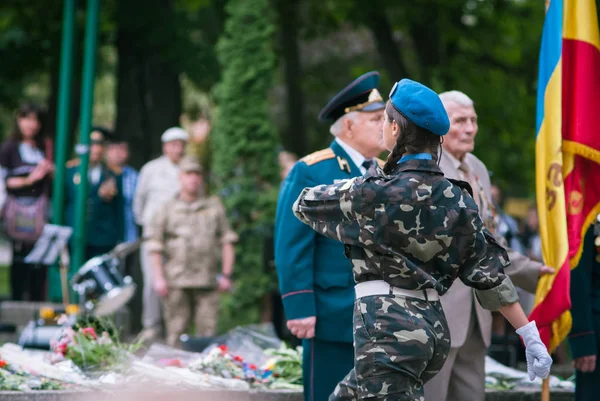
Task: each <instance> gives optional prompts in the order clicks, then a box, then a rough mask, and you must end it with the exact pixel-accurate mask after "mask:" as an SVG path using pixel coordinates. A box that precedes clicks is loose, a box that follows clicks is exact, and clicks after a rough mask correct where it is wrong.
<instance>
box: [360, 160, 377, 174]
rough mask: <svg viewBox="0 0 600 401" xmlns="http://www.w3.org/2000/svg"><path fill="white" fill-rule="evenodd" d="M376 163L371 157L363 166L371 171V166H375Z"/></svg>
mask: <svg viewBox="0 0 600 401" xmlns="http://www.w3.org/2000/svg"><path fill="white" fill-rule="evenodd" d="M374 164H375V162H374V161H373V160H371V159H366V160H365V161H364V162H363V164H362V166H363V167H364V168H365V170H367V171H369V169H370V168H371V166H373V165H374Z"/></svg>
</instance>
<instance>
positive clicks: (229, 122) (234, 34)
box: [211, 0, 278, 329]
mask: <svg viewBox="0 0 600 401" xmlns="http://www.w3.org/2000/svg"><path fill="white" fill-rule="evenodd" d="M226 12H227V14H228V18H227V21H226V24H225V33H224V35H223V37H222V38H221V39H220V40H219V43H218V45H217V56H218V59H219V62H220V64H221V66H222V72H221V77H222V80H221V82H220V84H219V85H218V86H217V88H216V91H215V97H216V100H217V103H218V108H217V111H216V118H215V126H214V129H213V131H212V133H211V137H212V138H211V139H212V146H213V155H214V156H213V157H214V159H213V163H214V164H213V172H214V177H215V184H216V186H217V188H218V189H219V194H220V195H221V197H222V198H223V202H224V203H225V205H226V208H227V210H228V215H229V218H230V220H231V223H232V226H233V228H234V229H235V230H236V232H237V233H238V234H239V236H240V241H239V243H238V244H237V245H236V264H235V265H236V268H235V275H236V278H237V280H236V286H237V288H236V291H235V292H234V293H233V295H231V297H227V298H226V299H224V302H223V305H222V306H223V308H222V309H223V311H222V314H221V326H222V327H221V329H228V328H230V327H231V326H235V325H238V324H246V323H250V322H256V321H257V320H258V316H259V309H258V307H259V304H260V302H259V299H260V298H261V297H262V296H263V295H264V294H265V293H267V292H268V291H269V290H271V289H272V286H273V285H274V282H273V278H272V276H269V275H268V274H267V273H266V271H265V267H264V263H263V254H262V252H263V246H264V241H265V237H267V236H268V235H269V234H270V231H271V227H272V225H273V222H274V214H275V205H276V197H277V186H276V184H277V182H278V164H277V154H276V149H277V145H278V139H277V135H276V132H275V129H274V127H273V125H272V123H271V118H270V115H269V113H270V109H269V102H268V92H269V89H270V88H271V87H272V85H273V81H274V75H275V65H276V59H275V54H274V52H273V50H272V40H273V34H274V32H275V26H274V23H273V17H272V15H271V9H270V7H269V2H268V0H232V1H230V2H229V3H228V4H227V6H226Z"/></svg>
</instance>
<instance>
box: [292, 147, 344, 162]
mask: <svg viewBox="0 0 600 401" xmlns="http://www.w3.org/2000/svg"><path fill="white" fill-rule="evenodd" d="M334 157H335V153H334V152H333V149H331V148H327V149H323V150H318V151H316V152H315V153H311V154H310V155H307V156H304V157H303V158H302V159H300V161H301V162H304V163H306V165H307V166H312V165H313V164H316V163H319V162H322V161H323V160H328V159H333V158H334Z"/></svg>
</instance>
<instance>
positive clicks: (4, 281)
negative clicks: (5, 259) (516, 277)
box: [0, 265, 10, 296]
mask: <svg viewBox="0 0 600 401" xmlns="http://www.w3.org/2000/svg"><path fill="white" fill-rule="evenodd" d="M8 274H9V266H2V265H0V296H6V295H10V283H9V276H8Z"/></svg>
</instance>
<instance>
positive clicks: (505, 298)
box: [459, 213, 519, 310]
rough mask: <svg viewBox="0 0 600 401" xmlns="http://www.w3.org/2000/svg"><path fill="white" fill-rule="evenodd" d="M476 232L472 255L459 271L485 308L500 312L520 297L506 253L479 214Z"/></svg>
mask: <svg viewBox="0 0 600 401" xmlns="http://www.w3.org/2000/svg"><path fill="white" fill-rule="evenodd" d="M472 225H473V227H474V228H475V230H474V232H473V234H472V235H473V237H472V240H471V245H472V251H471V252H470V253H469V254H468V256H467V257H466V259H465V260H464V261H463V264H462V266H461V269H460V271H459V277H460V279H461V281H462V282H463V283H464V284H465V285H467V286H469V287H472V288H474V289H475V295H476V296H477V299H478V301H479V303H480V304H481V306H483V307H484V308H485V309H488V310H497V309H500V308H501V307H502V306H504V305H508V304H512V303H515V302H517V301H518V299H519V296H518V295H517V291H516V289H515V287H514V285H513V284H512V281H511V280H510V278H509V277H508V276H507V275H506V274H505V273H504V268H505V267H506V266H508V265H509V264H510V262H509V259H508V255H507V253H506V250H505V249H504V248H502V247H501V246H500V245H499V244H498V243H497V242H496V240H495V238H494V236H493V235H492V234H491V233H490V232H489V231H488V230H487V229H486V228H484V227H483V223H482V221H481V219H480V217H479V214H478V213H475V214H474V215H473V217H472Z"/></svg>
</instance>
